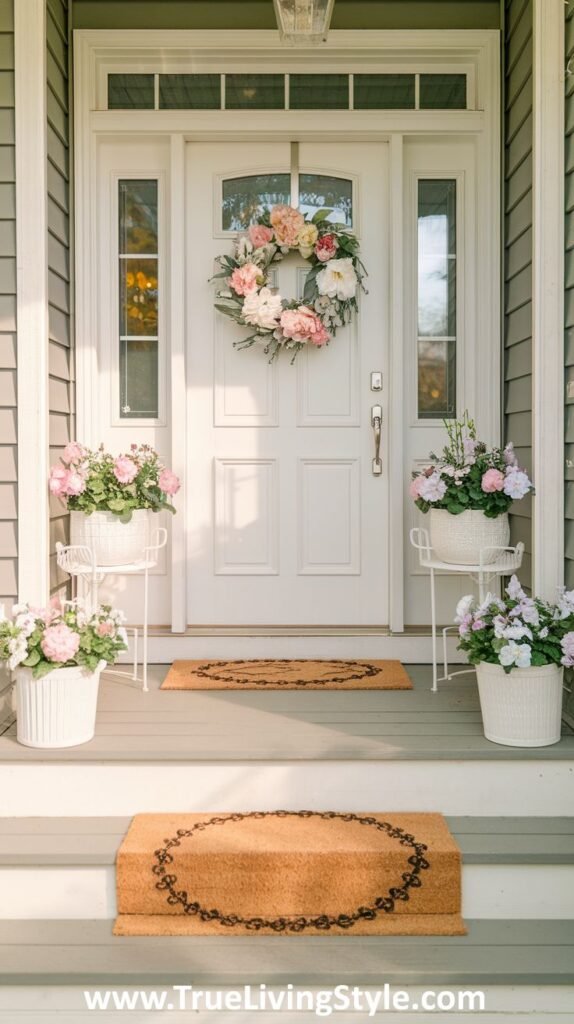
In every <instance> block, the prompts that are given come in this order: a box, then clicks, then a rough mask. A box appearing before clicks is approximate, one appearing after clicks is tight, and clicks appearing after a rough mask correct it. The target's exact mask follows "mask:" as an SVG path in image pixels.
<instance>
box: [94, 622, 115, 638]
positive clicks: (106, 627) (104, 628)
mask: <svg viewBox="0 0 574 1024" xmlns="http://www.w3.org/2000/svg"><path fill="white" fill-rule="evenodd" d="M115 632H116V627H115V626H114V624H113V622H98V625H97V626H96V633H97V634H98V636H101V637H104V636H114V634H115Z"/></svg>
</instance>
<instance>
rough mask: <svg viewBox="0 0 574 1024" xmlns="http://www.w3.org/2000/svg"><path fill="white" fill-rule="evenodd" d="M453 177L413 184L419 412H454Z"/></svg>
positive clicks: (430, 416) (436, 416)
mask: <svg viewBox="0 0 574 1024" xmlns="http://www.w3.org/2000/svg"><path fill="white" fill-rule="evenodd" d="M456 262H457V253H456V181H455V180H454V179H445V180H442V179H436V178H433V179H425V180H422V179H421V180H419V183H418V289H417V316H418V330H417V335H418V351H417V356H418V415H419V417H420V418H422V419H442V418H443V417H446V418H450V417H453V416H455V415H456Z"/></svg>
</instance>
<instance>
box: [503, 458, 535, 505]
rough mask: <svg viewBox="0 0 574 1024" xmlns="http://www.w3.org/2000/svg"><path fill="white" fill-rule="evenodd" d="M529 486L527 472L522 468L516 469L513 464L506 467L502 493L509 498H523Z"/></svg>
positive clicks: (530, 485)
mask: <svg viewBox="0 0 574 1024" xmlns="http://www.w3.org/2000/svg"><path fill="white" fill-rule="evenodd" d="M531 487H532V484H531V483H530V480H529V479H528V474H527V473H525V472H524V470H523V469H517V468H516V467H515V466H509V467H508V469H507V470H506V477H505V480H504V493H505V494H507V495H508V497H509V498H513V499H514V500H516V499H518V498H523V497H524V495H525V494H528V492H529V490H530V488H531Z"/></svg>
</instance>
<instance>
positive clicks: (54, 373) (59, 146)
mask: <svg viewBox="0 0 574 1024" xmlns="http://www.w3.org/2000/svg"><path fill="white" fill-rule="evenodd" d="M46 45H47V83H46V87H47V116H48V298H49V303H50V381H49V395H50V462H51V463H55V462H57V461H58V459H59V457H60V455H61V454H62V448H63V446H64V445H65V444H66V443H67V441H68V440H70V439H71V438H72V437H73V436H74V423H73V410H74V398H75V396H74V379H73V365H74V364H73V358H72V356H71V342H72V337H73V331H72V323H71V298H70V288H69V281H70V218H69V202H70V195H69V186H68V175H69V166H70V152H69V140H70V131H71V126H70V118H69V113H68V110H69V95H68V4H67V3H64V2H62V0H47V41H46ZM68 539H69V516H68V515H66V513H65V509H64V508H63V506H62V504H61V502H52V503H51V506H50V552H51V554H50V587H51V590H52V592H53V593H54V592H56V591H58V590H61V589H62V588H64V587H65V586H66V579H65V578H64V577H63V576H62V574H61V572H60V571H59V570H58V567H57V565H56V560H55V543H56V541H57V540H60V541H62V542H65V541H66V540H68Z"/></svg>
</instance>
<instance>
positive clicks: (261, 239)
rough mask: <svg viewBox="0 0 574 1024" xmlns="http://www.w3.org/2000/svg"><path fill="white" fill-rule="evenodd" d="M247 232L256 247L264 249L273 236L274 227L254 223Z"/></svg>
mask: <svg viewBox="0 0 574 1024" xmlns="http://www.w3.org/2000/svg"><path fill="white" fill-rule="evenodd" d="M247 233H248V235H249V241H250V242H251V244H252V246H253V248H254V249H262V248H263V246H264V245H267V243H268V242H270V241H271V240H272V238H273V231H272V229H271V228H267V227H265V224H252V225H251V227H250V228H249V231H248V232H247Z"/></svg>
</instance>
